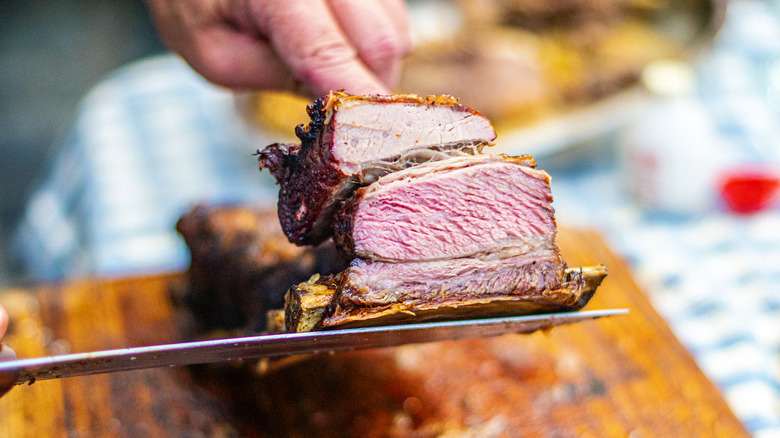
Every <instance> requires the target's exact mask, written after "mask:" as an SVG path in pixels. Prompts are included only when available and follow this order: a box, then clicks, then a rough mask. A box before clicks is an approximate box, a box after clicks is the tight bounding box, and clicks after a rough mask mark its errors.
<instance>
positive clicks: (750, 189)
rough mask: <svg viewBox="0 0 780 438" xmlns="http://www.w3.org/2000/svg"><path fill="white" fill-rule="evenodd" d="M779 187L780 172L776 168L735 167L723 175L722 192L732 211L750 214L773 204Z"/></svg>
mask: <svg viewBox="0 0 780 438" xmlns="http://www.w3.org/2000/svg"><path fill="white" fill-rule="evenodd" d="M778 188H780V172H778V171H776V170H774V169H763V168H746V169H735V170H732V171H729V172H727V173H726V174H725V175H724V176H723V178H722V183H721V186H720V194H721V197H722V198H723V200H724V201H725V202H726V205H727V206H728V208H729V209H730V210H731V211H734V212H736V213H742V214H748V213H756V212H758V211H761V210H764V209H766V208H767V207H769V206H770V205H772V202H773V201H774V200H775V195H776V194H777V189H778Z"/></svg>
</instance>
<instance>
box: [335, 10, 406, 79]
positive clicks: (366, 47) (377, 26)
mask: <svg viewBox="0 0 780 438" xmlns="http://www.w3.org/2000/svg"><path fill="white" fill-rule="evenodd" d="M329 2H330V6H331V11H332V13H333V16H334V17H335V18H336V20H337V22H338V24H339V25H340V26H341V29H342V30H343V32H344V33H345V35H346V36H347V38H348V39H349V41H350V43H351V44H352V45H353V46H354V47H355V48H356V49H357V53H358V56H359V57H360V59H361V60H362V61H363V62H364V63H365V64H366V65H367V66H368V68H370V69H371V71H373V72H374V74H376V76H377V77H378V78H379V80H381V81H382V82H383V83H384V84H385V85H387V86H388V87H391V88H392V87H395V85H396V83H397V82H398V77H399V75H400V71H401V59H402V58H403V57H404V55H405V49H406V48H405V45H406V44H407V42H406V38H405V37H404V35H403V34H402V33H401V32H400V29H399V27H398V24H397V23H396V19H394V18H393V17H391V15H390V11H388V10H387V8H386V7H385V5H384V4H383V3H384V2H383V1H382V0H329Z"/></svg>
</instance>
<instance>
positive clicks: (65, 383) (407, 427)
mask: <svg viewBox="0 0 780 438" xmlns="http://www.w3.org/2000/svg"><path fill="white" fill-rule="evenodd" d="M559 242H560V244H561V247H562V249H563V252H564V257H565V258H566V260H567V262H568V263H569V265H570V266H585V265H593V264H599V263H601V264H605V265H606V266H607V268H608V270H609V276H608V277H607V279H606V280H605V282H604V284H603V285H602V287H601V288H600V289H599V291H598V292H597V294H596V296H595V297H594V299H593V300H592V301H591V303H590V304H589V305H588V306H587V309H602V308H623V307H625V308H629V309H630V311H631V313H630V315H628V316H620V317H614V318H611V319H606V320H599V321H593V322H587V323H582V324H579V325H576V326H567V327H562V328H557V329H554V330H553V331H552V332H550V333H536V334H533V335H529V336H518V335H509V336H504V337H501V338H495V339H489V340H487V339H483V340H468V341H458V342H450V343H440V344H427V345H423V346H406V347H401V348H398V349H384V350H377V351H373V352H352V353H339V354H335V355H331V356H320V357H318V358H316V359H315V360H311V361H308V362H307V363H303V364H299V365H297V366H293V367H289V368H285V369H283V370H281V371H276V372H274V373H273V374H271V375H270V376H266V377H264V378H261V377H257V376H255V375H254V374H252V372H251V370H249V371H248V368H249V367H247V366H245V367H238V366H222V367H216V368H215V367H194V368H167V369H156V370H144V371H132V372H123V373H115V374H111V375H98V376H88V377H78V378H70V379H61V380H52V381H41V382H37V383H35V384H32V385H29V386H22V387H17V388H15V389H14V390H13V391H11V393H9V394H8V395H7V396H5V397H4V398H2V399H0V436H9V437H28V436H29V437H41V436H65V435H68V436H117V435H118V436H193V435H205V436H295V435H298V436H315V435H322V436H333V435H349V434H352V435H355V436H384V435H387V434H388V433H389V432H387V431H392V432H393V433H395V434H396V435H406V434H407V432H408V433H411V431H415V432H417V435H416V436H434V435H437V434H442V433H450V434H452V435H457V434H458V433H460V434H461V435H462V434H465V433H466V432H467V431H471V432H472V436H491V435H492V436H520V435H522V436H561V437H565V436H593V437H605V436H616V437H617V436H621V437H624V436H631V437H650V436H697V437H702V436H724V437H737V436H747V433H746V431H745V430H744V429H743V427H742V425H741V424H740V423H739V421H738V420H737V419H736V418H735V416H734V414H733V413H732V412H731V410H730V409H729V407H728V406H727V405H726V403H725V402H724V400H723V398H722V397H721V395H720V394H719V392H718V391H717V390H716V388H715V387H714V386H713V385H712V383H711V382H710V381H709V380H708V379H707V378H706V377H705V376H704V375H703V374H702V372H701V371H700V370H699V368H698V367H697V366H696V364H695V363H694V361H693V360H692V358H691V357H690V356H689V354H688V353H687V352H686V350H685V349H684V348H683V347H682V345H681V344H680V343H679V341H678V340H677V339H676V338H675V337H674V335H673V334H672V332H671V331H670V330H669V328H668V326H667V325H666V323H665V322H664V320H663V319H662V318H661V317H660V316H659V315H658V314H657V313H656V311H655V310H654V309H653V307H652V306H651V305H650V303H649V302H648V300H647V298H646V297H645V295H644V294H643V293H642V292H641V290H640V288H639V287H638V286H637V284H636V283H635V282H634V281H633V279H632V277H631V275H630V272H629V270H628V269H627V267H626V266H625V264H624V263H623V262H622V261H621V260H620V259H619V258H618V257H616V256H615V255H614V254H612V253H611V252H610V251H609V250H608V248H607V247H606V245H605V243H604V241H603V240H602V239H601V237H600V236H599V235H598V234H596V233H593V232H587V231H572V230H561V232H560V234H559ZM183 278H184V277H183V275H182V274H176V273H174V274H170V275H159V276H153V277H145V278H130V279H118V280H84V281H76V282H71V283H67V284H62V285H49V286H40V287H32V288H28V289H25V290H22V289H12V290H7V291H5V292H3V293H2V294H0V303H2V304H3V305H4V306H6V307H7V308H8V310H9V313H11V315H12V325H11V327H10V332H9V335H8V336H7V338H6V343H7V344H9V345H11V346H12V347H13V348H14V349H15V350H16V351H17V352H18V353H19V356H20V357H34V356H41V355H46V354H56V353H63V352H83V351H90V350H95V349H107V348H120V347H126V346H138V345H145V344H155V343H166V342H172V341H177V340H181V336H182V335H181V334H180V333H181V329H180V327H179V323H178V322H177V321H180V319H179V318H177V317H176V315H178V314H180V312H178V311H177V309H175V308H174V307H173V306H172V304H171V302H170V300H169V290H170V288H171V287H180V286H181V285H182V284H183ZM431 358H432V359H433V360H431ZM415 360H417V362H415ZM420 360H423V361H424V363H420ZM414 363H418V364H420V366H417V367H415V366H413V365H410V364H414Z"/></svg>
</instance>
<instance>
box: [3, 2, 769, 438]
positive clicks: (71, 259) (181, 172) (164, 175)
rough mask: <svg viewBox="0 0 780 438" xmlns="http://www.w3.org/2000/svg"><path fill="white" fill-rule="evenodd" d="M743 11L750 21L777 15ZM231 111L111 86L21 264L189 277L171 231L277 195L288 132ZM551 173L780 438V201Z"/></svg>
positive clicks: (59, 169)
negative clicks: (183, 219)
mask: <svg viewBox="0 0 780 438" xmlns="http://www.w3.org/2000/svg"><path fill="white" fill-rule="evenodd" d="M740 3H741V9H740V7H737V8H735V9H734V11H736V12H737V13H741V14H742V16H743V17H744V16H748V15H750V14H756V13H762V14H763V13H764V12H766V10H765V9H762V8H766V7H769V4H768V3H764V2H750V1H743V2H740ZM762 11H764V12H762ZM761 16H766V14H764V15H761ZM769 16H770V17H771V16H772V15H769ZM729 20H734V18H733V17H729ZM728 23H729V21H727V25H728ZM737 24H738V23H737ZM765 27H766V25H765ZM747 28H748V29H741V30H740V28H739V26H734V25H732V27H731V28H728V27H727V29H726V30H725V33H726V36H727V37H730V38H731V39H728V38H726V39H725V41H724V42H722V43H721V48H722V49H723V50H726V51H727V54H730V53H731V54H733V53H740V54H744V53H747V54H748V56H750V57H755V56H756V51H755V50H752V49H751V50H745V49H743V48H740V47H738V44H737V43H736V42H738V41H741V40H740V38H743V39H744V38H748V39H749V38H751V35H752V34H750V32H753V33H754V34H755V35H753V36H752V38H759V39H766V38H765V33H761V29H757V28H756V26H752V27H751V26H747ZM764 31H766V29H764ZM729 32H730V33H729ZM740 32H742V33H747V36H746V35H742V34H740ZM778 33H779V34H780V26H778ZM735 35H736V36H735ZM762 35H763V36H762ZM735 41H736V42H735ZM779 41H780V40H779ZM735 45H736V46H735ZM765 46H766V45H765ZM770 46H771V45H770ZM751 47H753V46H751ZM729 50H730V51H731V52H728V51H729ZM763 50H774V49H773V48H772V47H769V48H767V47H764V49H763ZM777 54H778V58H777V59H780V50H778V52H777ZM721 55H722V53H721ZM726 58H728V56H727V57H726ZM728 59H731V60H732V61H733V59H735V58H728ZM746 65H747V64H746ZM778 66H780V64H778ZM728 78H730V77H728ZM726 82H728V81H726ZM777 85H778V87H780V68H779V69H778V83H777ZM778 89H780V88H778ZM778 96H780V94H778ZM235 108H236V105H235V99H234V95H233V94H232V93H231V92H229V91H226V90H222V89H219V88H216V87H214V86H212V85H210V84H208V83H206V82H205V81H203V80H202V79H201V78H200V77H198V76H197V75H196V74H194V73H193V72H192V71H191V70H190V69H189V68H188V67H187V66H186V65H185V64H184V63H183V62H182V61H181V60H180V59H178V58H176V57H174V56H161V57H156V58H152V59H147V60H143V61H141V62H138V63H136V64H133V65H129V66H127V67H125V68H122V69H120V70H119V71H117V72H115V73H114V74H112V75H111V76H110V77H108V78H106V79H105V80H104V81H102V82H101V83H100V84H98V85H97V86H96V87H95V88H94V89H93V90H92V91H91V92H90V93H89V94H88V95H87V96H85V98H84V100H83V102H82V103H81V105H80V107H79V110H78V112H77V114H76V115H75V118H74V123H73V126H72V129H71V130H70V132H69V133H68V134H67V135H66V136H64V137H63V138H62V139H61V140H60V141H59V142H58V143H57V144H56V145H55V148H54V151H55V155H54V157H53V160H52V161H51V163H50V165H49V171H48V172H47V174H46V176H45V178H43V179H42V180H41V181H40V183H39V184H38V185H37V186H36V188H35V190H34V191H33V192H32V194H31V196H30V198H29V205H28V207H27V210H26V214H25V216H24V218H23V220H22V221H21V222H20V224H19V225H18V227H17V229H16V232H15V237H14V247H15V249H16V252H17V254H16V256H17V258H18V259H20V260H22V261H23V262H24V264H25V266H26V268H27V270H28V272H29V273H30V274H31V276H32V277H33V278H34V279H36V280H41V281H51V280H59V279H62V278H66V277H75V276H81V277H84V276H113V275H136V274H147V273H153V272H160V271H170V270H181V269H184V268H185V267H186V266H187V264H188V263H189V258H188V253H187V250H186V247H185V245H184V243H183V242H182V241H181V240H180V239H179V237H178V235H177V234H176V232H175V230H174V226H175V222H176V220H177V219H178V218H179V217H180V216H181V214H182V213H183V212H184V211H185V210H187V209H188V208H189V207H190V206H192V205H193V204H194V203H196V202H207V203H216V204H225V203H252V204H267V205H268V206H273V205H275V202H276V196H277V187H276V186H275V184H274V182H273V181H272V179H271V178H270V176H269V175H268V174H267V172H266V173H261V172H259V171H258V170H257V165H256V161H255V159H254V158H253V157H252V156H251V154H252V153H253V152H254V151H255V150H256V149H257V148H259V147H263V146H265V145H267V144H269V143H272V142H274V141H278V140H279V138H278V137H274V136H271V135H267V134H266V135H264V134H263V133H262V132H259V131H250V130H249V128H248V127H247V125H246V124H245V123H243V122H242V121H241V118H240V117H239V116H238V114H237V112H236V109H235ZM777 120H778V121H780V116H779V117H778V118H777ZM745 122H746V123H749V122H751V120H750V118H749V117H746V118H745ZM775 126H780V123H776V125H775ZM778 138H780V137H778ZM499 141H500V138H499ZM546 161H547V160H546V159H540V162H541V163H545V162H546ZM550 163H551V165H550V168H547V167H546V165H544V164H543V167H544V168H545V169H546V170H548V171H550V172H551V174H552V175H553V194H554V197H555V206H556V210H557V217H558V221H559V223H560V224H561V225H568V226H586V227H591V228H595V229H597V230H599V231H601V232H602V234H603V235H604V236H605V237H606V239H607V241H608V242H609V243H610V245H611V246H612V248H613V250H614V251H616V252H617V253H618V254H620V255H622V256H623V257H624V258H625V259H626V260H627V261H628V262H629V264H630V266H631V268H632V270H633V273H634V274H635V276H636V279H637V281H638V283H639V284H640V285H641V286H642V287H643V288H644V289H645V290H646V291H647V293H648V295H649V297H650V299H651V301H652V302H653V303H654V305H655V306H656V308H657V309H658V311H659V312H660V313H661V314H662V315H663V316H664V317H665V318H666V320H667V321H668V323H669V325H670V327H671V328H672V330H673V331H674V332H675V333H676V335H677V336H678V338H679V339H680V340H681V341H682V343H683V344H684V345H685V346H686V347H687V348H688V350H689V351H690V352H691V353H692V355H693V356H694V358H695V359H696V361H697V362H698V364H699V366H700V367H701V368H702V370H703V371H704V372H705V373H706V374H707V375H708V376H709V377H710V378H711V379H712V380H713V382H715V384H716V385H717V386H718V387H719V388H720V389H721V391H722V392H723V394H724V396H725V398H726V400H727V401H728V403H729V404H730V405H731V407H732V408H733V409H734V411H735V412H736V414H737V416H738V417H739V418H740V419H741V420H742V421H743V423H744V424H745V425H746V427H747V428H748V429H749V430H750V431H751V432H752V433H753V434H754V435H755V436H757V437H761V438H768V437H780V209H779V208H778V206H777V205H775V207H774V208H771V209H769V210H766V211H764V212H761V213H759V214H756V215H752V216H737V215H733V214H729V213H728V212H726V211H725V210H724V209H722V208H719V209H715V210H712V211H709V212H706V213H701V214H693V215H690V214H689V215H685V216H669V215H660V214H657V213H654V212H650V211H646V210H643V209H642V208H640V207H639V206H638V205H637V204H636V203H634V202H632V201H631V199H630V198H628V197H627V196H626V194H625V193H623V192H622V191H621V189H620V187H621V183H620V181H621V179H620V175H619V171H618V169H617V166H616V162H615V161H614V160H610V159H600V160H599V164H597V165H582V166H580V167H577V168H574V169H572V168H571V166H569V167H566V168H565V171H564V170H563V168H561V169H558V168H556V165H555V164H554V160H550Z"/></svg>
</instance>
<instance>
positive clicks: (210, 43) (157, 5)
mask: <svg viewBox="0 0 780 438" xmlns="http://www.w3.org/2000/svg"><path fill="white" fill-rule="evenodd" d="M149 7H150V10H151V11H152V13H153V17H154V19H155V23H156V24H157V28H158V30H159V33H160V36H161V37H162V39H163V40H164V41H165V43H166V44H167V45H168V47H169V48H170V49H171V50H173V51H175V52H177V53H178V54H179V55H181V57H182V58H184V60H185V61H187V63H189V64H190V66H191V67H192V68H193V69H194V70H195V71H197V72H198V73H200V74H201V75H202V76H203V77H204V78H206V79H208V80H209V81H211V82H213V83H215V84H218V85H222V86H225V87H230V88H254V89H284V88H287V87H288V85H289V84H290V83H292V81H291V77H292V75H291V73H290V72H289V71H288V70H287V69H286V67H285V66H284V63H283V62H282V61H281V59H279V57H278V56H277V55H276V52H275V51H274V50H273V48H272V47H271V46H270V45H269V44H268V42H267V41H265V40H264V39H263V38H262V35H260V34H259V33H258V32H257V31H256V30H255V29H253V28H252V27H251V26H250V23H248V21H244V22H242V21H241V19H242V18H243V19H244V20H246V16H247V13H246V9H244V8H241V7H240V2H237V1H234V0H215V1H210V2H169V1H161V0H149ZM285 80H286V81H287V82H285Z"/></svg>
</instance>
